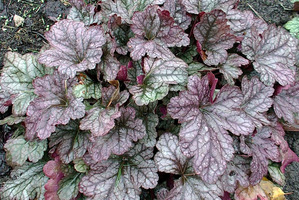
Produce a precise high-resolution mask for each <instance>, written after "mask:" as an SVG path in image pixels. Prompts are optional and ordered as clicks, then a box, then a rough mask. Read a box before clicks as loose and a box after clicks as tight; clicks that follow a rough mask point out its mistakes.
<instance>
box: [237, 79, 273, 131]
mask: <svg viewBox="0 0 299 200" xmlns="http://www.w3.org/2000/svg"><path fill="white" fill-rule="evenodd" d="M242 92H243V96H244V99H243V103H242V106H241V107H242V108H243V110H244V111H245V113H246V115H247V116H248V118H249V119H248V120H251V121H252V122H253V123H254V124H255V126H257V127H261V126H262V124H264V125H268V124H270V122H269V120H268V119H267V117H266V116H265V114H264V113H265V112H267V111H268V109H269V108H270V107H271V106H272V103H273V100H272V98H271V96H272V95H273V93H274V89H273V88H272V87H267V86H266V85H264V84H263V83H262V82H260V81H259V79H258V78H257V77H253V78H252V79H251V80H248V78H247V77H246V76H245V77H244V78H243V79H242Z"/></svg>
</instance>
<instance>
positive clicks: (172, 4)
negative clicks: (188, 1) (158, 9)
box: [163, 0, 191, 30]
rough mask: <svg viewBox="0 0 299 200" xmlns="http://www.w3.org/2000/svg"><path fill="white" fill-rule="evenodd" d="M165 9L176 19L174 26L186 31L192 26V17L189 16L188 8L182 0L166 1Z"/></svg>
mask: <svg viewBox="0 0 299 200" xmlns="http://www.w3.org/2000/svg"><path fill="white" fill-rule="evenodd" d="M163 8H164V9H165V10H168V11H169V13H170V16H171V17H173V19H174V24H175V25H178V26H180V27H181V28H182V29H184V30H186V29H187V28H188V26H189V25H190V24H191V17H190V16H189V15H187V13H186V8H185V6H184V5H183V4H182V1H181V0H166V1H165V3H164V4H163Z"/></svg>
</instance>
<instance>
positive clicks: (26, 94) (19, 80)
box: [0, 52, 52, 115]
mask: <svg viewBox="0 0 299 200" xmlns="http://www.w3.org/2000/svg"><path fill="white" fill-rule="evenodd" d="M50 73H52V70H51V69H49V68H45V67H44V66H43V65H41V64H39V63H38V62H37V57H36V56H35V55H33V54H25V55H23V56H22V55H21V54H19V53H16V52H8V53H6V54H5V57H4V68H3V72H2V74H1V78H0V82H1V86H2V88H3V89H4V90H5V91H6V92H8V93H10V94H13V95H15V98H14V100H13V102H12V103H13V113H14V114H15V115H25V113H26V109H27V107H28V105H29V103H30V102H31V101H32V100H33V99H34V98H35V97H36V95H35V94H34V88H33V85H32V82H33V80H34V79H35V78H36V77H42V76H44V75H46V74H50Z"/></svg>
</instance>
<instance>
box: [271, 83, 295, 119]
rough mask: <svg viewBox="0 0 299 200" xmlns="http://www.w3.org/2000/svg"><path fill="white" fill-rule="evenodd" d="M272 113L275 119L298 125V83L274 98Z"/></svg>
mask: <svg viewBox="0 0 299 200" xmlns="http://www.w3.org/2000/svg"><path fill="white" fill-rule="evenodd" d="M274 111H275V113H276V115H277V117H279V118H283V119H284V120H285V121H288V122H290V123H291V124H299V82H296V83H294V84H293V85H292V86H290V87H289V88H288V89H283V90H282V91H281V92H280V93H279V94H278V95H277V96H275V98H274Z"/></svg>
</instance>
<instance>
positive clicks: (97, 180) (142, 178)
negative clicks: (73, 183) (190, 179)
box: [79, 145, 158, 200]
mask: <svg viewBox="0 0 299 200" xmlns="http://www.w3.org/2000/svg"><path fill="white" fill-rule="evenodd" d="M152 157H153V149H152V148H145V146H143V145H137V146H135V147H134V148H133V149H132V150H131V151H130V152H128V153H127V154H126V155H124V156H123V159H121V158H120V159H118V160H117V159H109V160H106V161H102V162H99V163H96V164H93V165H91V170H90V171H89V173H88V175H86V176H84V177H83V178H82V181H81V182H80V186H79V190H80V192H82V193H83V194H84V195H86V196H88V197H90V198H91V199H107V200H110V199H111V200H114V199H123V200H131V199H136V200H137V199H140V197H139V195H140V194H141V189H140V187H143V188H144V189H149V188H154V187H155V186H156V185H157V183H158V174H157V168H156V166H155V163H154V161H153V160H151V158H152Z"/></svg>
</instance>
